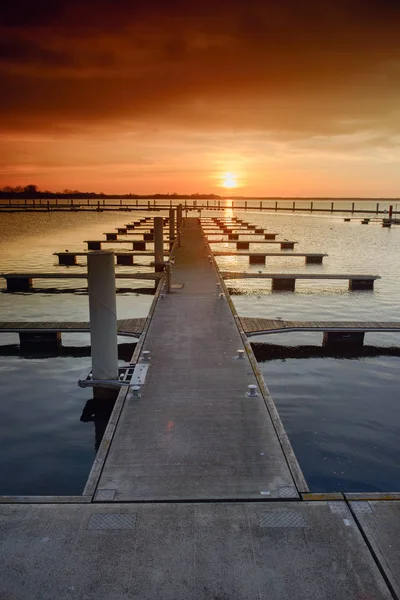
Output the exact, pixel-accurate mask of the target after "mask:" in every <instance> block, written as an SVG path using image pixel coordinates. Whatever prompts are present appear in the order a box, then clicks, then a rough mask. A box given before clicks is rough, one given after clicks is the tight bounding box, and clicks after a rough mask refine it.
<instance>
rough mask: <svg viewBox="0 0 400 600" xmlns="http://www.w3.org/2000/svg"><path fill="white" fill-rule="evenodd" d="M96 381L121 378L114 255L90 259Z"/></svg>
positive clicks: (92, 255) (102, 253)
mask: <svg viewBox="0 0 400 600" xmlns="http://www.w3.org/2000/svg"><path fill="white" fill-rule="evenodd" d="M87 266H88V291H89V314H90V338H91V354H92V376H93V379H100V380H101V379H117V378H118V339H117V303H116V295H115V266H114V252H107V251H104V250H103V251H97V252H90V253H89V254H88V257H87Z"/></svg>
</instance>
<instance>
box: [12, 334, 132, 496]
mask: <svg viewBox="0 0 400 600" xmlns="http://www.w3.org/2000/svg"><path fill="white" fill-rule="evenodd" d="M133 348H134V345H133V344H122V345H120V348H119V356H120V358H123V359H125V360H129V358H130V357H131V355H132V352H133ZM14 349H15V354H16V355H15V356H10V355H9V354H8V355H6V356H4V355H3V356H2V359H1V363H0V378H1V382H2V394H1V402H0V439H1V444H2V452H1V454H0V495H75V494H78V495H79V494H81V493H82V491H83V488H84V486H85V483H86V480H87V477H88V474H89V471H90V469H91V467H92V464H93V460H94V457H95V453H96V451H97V448H98V446H99V443H100V441H101V438H102V435H103V433H104V430H105V428H106V426H107V422H108V418H109V415H110V412H111V410H112V407H113V402H112V401H109V400H108V401H106V402H104V401H103V402H101V403H99V404H97V402H98V401H97V400H96V401H93V399H92V392H91V390H90V389H81V388H79V387H78V385H77V381H78V379H79V378H80V377H81V376H82V375H83V374H84V373H85V374H86V373H87V372H88V370H89V369H90V364H91V360H90V348H89V347H88V346H75V347H74V346H72V347H69V346H65V347H61V348H60V351H59V352H60V354H59V355H58V356H49V354H48V353H47V354H46V353H42V354H39V355H38V354H36V353H35V354H30V355H29V356H30V358H29V359H27V358H22V357H21V356H20V354H19V347H18V346H17V345H14ZM2 351H3V352H4V351H6V352H7V348H5V347H4V346H3V347H2ZM33 356H34V357H33Z"/></svg>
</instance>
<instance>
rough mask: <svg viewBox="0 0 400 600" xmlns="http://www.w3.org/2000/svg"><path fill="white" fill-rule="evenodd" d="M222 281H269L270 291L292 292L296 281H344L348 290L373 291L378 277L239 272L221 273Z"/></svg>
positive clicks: (341, 274) (340, 274)
mask: <svg viewBox="0 0 400 600" xmlns="http://www.w3.org/2000/svg"><path fill="white" fill-rule="evenodd" d="M221 276H222V277H223V278H224V279H271V281H272V290H274V291H286V292H294V290H295V284H296V280H297V279H313V280H322V279H339V280H340V279H346V280H348V282H349V290H353V291H355V290H373V289H374V281H376V280H377V279H380V276H379V275H353V274H349V275H345V274H343V273H339V274H338V275H334V274H332V273H247V272H239V271H237V272H236V271H222V272H221Z"/></svg>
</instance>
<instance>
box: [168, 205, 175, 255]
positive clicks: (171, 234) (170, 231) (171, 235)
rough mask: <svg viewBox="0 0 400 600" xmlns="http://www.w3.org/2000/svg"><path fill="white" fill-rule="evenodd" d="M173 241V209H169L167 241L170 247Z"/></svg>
mask: <svg viewBox="0 0 400 600" xmlns="http://www.w3.org/2000/svg"><path fill="white" fill-rule="evenodd" d="M174 239H175V209H173V208H170V209H169V241H170V246H171V245H172V243H173V241H174Z"/></svg>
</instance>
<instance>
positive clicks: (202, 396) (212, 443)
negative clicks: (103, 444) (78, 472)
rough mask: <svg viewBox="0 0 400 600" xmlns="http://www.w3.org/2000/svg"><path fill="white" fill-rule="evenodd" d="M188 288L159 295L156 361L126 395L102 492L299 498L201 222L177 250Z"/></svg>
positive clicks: (152, 335) (152, 337) (149, 344)
mask: <svg viewBox="0 0 400 600" xmlns="http://www.w3.org/2000/svg"><path fill="white" fill-rule="evenodd" d="M174 280H175V281H176V282H180V283H181V284H183V287H182V288H181V289H180V290H177V291H174V292H173V293H172V294H170V295H168V296H167V297H166V299H165V300H163V301H159V303H158V305H157V307H156V310H155V312H154V315H153V318H152V320H151V324H150V328H149V331H148V334H147V338H146V343H145V345H144V348H145V349H146V350H149V351H150V353H151V366H150V369H149V371H148V375H147V379H146V382H145V385H144V386H143V388H142V395H141V397H140V398H138V399H137V398H131V399H130V400H128V401H126V403H125V406H124V408H123V411H122V414H121V417H120V419H119V422H118V427H117V430H116V432H115V434H114V438H113V441H112V445H111V449H110V451H109V454H108V457H107V460H106V463H105V465H104V469H103V473H102V476H101V479H100V482H99V486H98V491H97V497H98V498H99V499H101V498H102V497H103V492H104V490H108V493H110V490H112V491H113V500H114V501H116V502H118V501H149V500H164V501H165V500H179V501H182V500H185V499H186V500H195V499H201V500H212V499H219V500H222V499H229V500H232V499H240V498H245V499H257V500H259V499H260V498H263V497H268V498H281V497H291V498H297V497H298V492H297V490H296V486H295V484H294V481H293V478H292V476H291V472H290V469H289V466H288V462H287V459H286V457H285V455H284V453H283V451H282V448H281V445H280V441H279V439H278V436H277V434H276V432H275V429H274V426H273V424H272V421H271V418H270V416H269V414H268V410H267V408H266V405H265V403H264V400H263V398H262V396H261V395H260V394H259V395H258V396H257V397H255V398H248V397H247V395H246V394H247V391H248V385H250V384H254V385H257V380H256V378H255V375H254V373H253V370H252V368H251V365H250V363H249V361H248V359H247V357H246V358H244V359H241V360H240V359H238V358H237V356H238V352H237V350H238V349H244V346H243V342H242V339H241V337H240V334H239V330H238V328H237V326H236V323H235V320H234V317H233V315H232V312H231V310H230V308H229V305H228V304H227V303H226V302H225V301H224V300H221V299H219V297H218V293H217V286H216V284H217V283H218V282H219V279H218V275H217V271H216V269H215V267H214V265H213V264H211V263H210V261H209V259H208V250H207V248H206V247H205V245H204V241H203V239H202V236H201V228H200V226H199V225H198V223H197V220H195V219H193V220H192V219H188V225H187V227H186V228H185V229H184V230H183V234H182V245H181V248H178V249H177V251H176V254H175V267H174Z"/></svg>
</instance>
